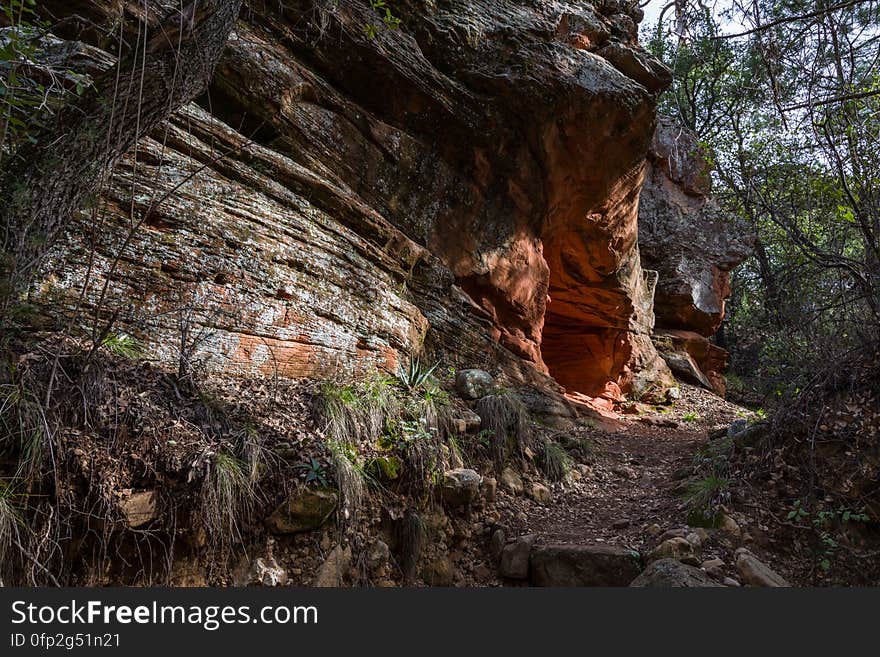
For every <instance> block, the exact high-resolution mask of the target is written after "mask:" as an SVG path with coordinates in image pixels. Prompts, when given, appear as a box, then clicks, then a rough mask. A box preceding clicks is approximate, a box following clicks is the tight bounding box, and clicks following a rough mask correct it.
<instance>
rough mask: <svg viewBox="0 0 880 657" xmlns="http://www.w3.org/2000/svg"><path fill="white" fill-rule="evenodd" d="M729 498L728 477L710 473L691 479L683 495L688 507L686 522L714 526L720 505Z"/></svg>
mask: <svg viewBox="0 0 880 657" xmlns="http://www.w3.org/2000/svg"><path fill="white" fill-rule="evenodd" d="M729 498H730V481H729V480H728V479H725V478H723V477H719V476H717V475H714V474H712V475H709V476H706V477H703V478H702V479H697V480H695V481H692V482H691V483H690V485H689V486H688V488H687V493H686V495H685V501H686V504H687V506H688V509H689V513H688V522H692V523H693V524H695V525H697V526H705V525H708V526H710V527H712V526H715V524H716V522H717V521H718V518H719V516H720V513H721V505H722V504H724V503H725V502H727V501H728V500H729Z"/></svg>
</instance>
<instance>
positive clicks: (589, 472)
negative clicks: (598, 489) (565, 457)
mask: <svg viewBox="0 0 880 657" xmlns="http://www.w3.org/2000/svg"><path fill="white" fill-rule="evenodd" d="M574 469H575V470H577V471H578V472H580V473H581V477H583V478H584V479H590V478H591V477H592V476H593V468H591V467H590V466H588V465H587V464H586V463H578V464H576V465H575V466H574Z"/></svg>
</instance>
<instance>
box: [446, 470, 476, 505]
mask: <svg viewBox="0 0 880 657" xmlns="http://www.w3.org/2000/svg"><path fill="white" fill-rule="evenodd" d="M480 481H481V477H480V475H479V473H477V472H476V471H474V470H470V469H468V468H456V469H455V470H449V471H448V472H446V473H445V474H444V475H443V485H442V486H441V489H440V490H441V495H442V497H443V502H444V503H445V504H446V505H448V506H450V507H459V506H467V505H469V504H471V503H472V502H473V501H474V500H476V499H477V498H478V497H479V495H480Z"/></svg>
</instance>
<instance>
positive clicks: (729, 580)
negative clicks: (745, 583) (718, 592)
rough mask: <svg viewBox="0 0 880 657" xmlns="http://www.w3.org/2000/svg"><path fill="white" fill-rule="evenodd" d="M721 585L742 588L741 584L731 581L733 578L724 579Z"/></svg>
mask: <svg viewBox="0 0 880 657" xmlns="http://www.w3.org/2000/svg"><path fill="white" fill-rule="evenodd" d="M721 583H722V584H724V586H742V584H740V583H739V582H737V581H736V580H735V579H733V577H725V578H724V580H723V581H722V582H721Z"/></svg>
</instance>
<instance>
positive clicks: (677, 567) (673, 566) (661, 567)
mask: <svg viewBox="0 0 880 657" xmlns="http://www.w3.org/2000/svg"><path fill="white" fill-rule="evenodd" d="M630 586H636V587H645V588H700V587H713V586H722V585H721V584H719V583H718V582H716V581H715V580H714V579H712V577H710V576H709V575H708V574H707V573H705V572H703V571H702V570H700V569H699V568H695V567H694V566H690V565H688V564H684V563H682V562H681V561H678V560H677V559H657V560H656V561H652V562H651V563H650V564H648V567H647V568H645V570H644V571H643V572H642V573H641V574H639V576H638V577H636V578H635V579H634V580H633V581H632V583H631V584H630Z"/></svg>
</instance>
